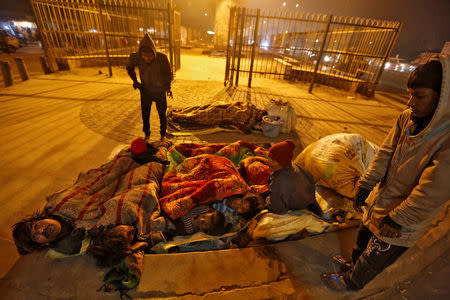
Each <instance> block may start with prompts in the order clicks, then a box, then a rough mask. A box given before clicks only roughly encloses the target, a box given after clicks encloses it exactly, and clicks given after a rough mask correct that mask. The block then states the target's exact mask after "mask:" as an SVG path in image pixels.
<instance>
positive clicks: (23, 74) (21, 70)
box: [14, 57, 30, 81]
mask: <svg viewBox="0 0 450 300" xmlns="http://www.w3.org/2000/svg"><path fill="white" fill-rule="evenodd" d="M14 62H15V63H16V66H17V70H19V74H20V77H21V78H22V81H25V80H28V79H30V77H29V76H28V72H27V68H26V67H25V64H24V63H23V59H21V58H19V57H16V58H14Z"/></svg>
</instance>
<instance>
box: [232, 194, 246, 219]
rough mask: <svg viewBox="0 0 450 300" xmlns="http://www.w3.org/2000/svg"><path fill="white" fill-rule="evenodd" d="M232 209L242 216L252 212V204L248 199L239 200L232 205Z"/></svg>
mask: <svg viewBox="0 0 450 300" xmlns="http://www.w3.org/2000/svg"><path fill="white" fill-rule="evenodd" d="M230 207H231V208H232V209H234V210H235V211H236V212H237V213H238V214H240V215H242V214H245V213H248V212H249V211H250V208H251V203H250V201H249V200H248V199H242V198H237V199H235V200H234V201H233V202H232V203H231V206H230Z"/></svg>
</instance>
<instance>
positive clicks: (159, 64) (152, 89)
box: [127, 34, 172, 93]
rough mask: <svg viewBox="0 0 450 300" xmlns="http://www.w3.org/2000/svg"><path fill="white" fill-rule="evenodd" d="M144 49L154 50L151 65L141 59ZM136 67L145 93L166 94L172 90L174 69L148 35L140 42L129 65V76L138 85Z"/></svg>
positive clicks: (132, 54) (131, 55) (131, 56)
mask: <svg viewBox="0 0 450 300" xmlns="http://www.w3.org/2000/svg"><path fill="white" fill-rule="evenodd" d="M142 48H151V49H152V51H153V54H154V59H153V60H152V61H151V62H150V63H146V62H145V61H144V59H143V58H142V57H141V51H142ZM135 67H138V68H139V77H140V79H141V83H142V86H143V89H144V91H145V92H147V93H164V92H165V91H168V90H170V84H171V82H172V69H171V67H170V63H169V60H168V59H167V56H166V55H165V54H164V53H161V52H158V51H156V47H155V43H154V42H153V40H152V38H151V37H150V36H149V35H148V34H145V36H144V38H143V39H142V40H141V41H140V44H139V50H138V52H133V53H131V54H130V58H129V60H128V64H127V71H128V75H130V77H131V79H132V80H133V82H135V83H136V82H137V78H136V73H135V71H134V69H135Z"/></svg>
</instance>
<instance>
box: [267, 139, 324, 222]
mask: <svg viewBox="0 0 450 300" xmlns="http://www.w3.org/2000/svg"><path fill="white" fill-rule="evenodd" d="M294 149H295V143H294V141H292V140H286V141H284V142H281V143H277V144H275V145H273V146H272V147H270V149H269V166H270V169H271V170H272V174H271V175H270V177H269V180H268V183H269V190H270V195H269V196H268V197H267V199H266V205H267V207H268V208H269V210H270V211H271V212H273V213H276V214H284V213H287V211H288V210H299V209H310V210H311V211H313V212H314V213H316V214H319V215H320V208H319V206H318V204H317V202H316V198H315V185H314V179H313V177H312V176H311V174H309V172H308V171H306V170H304V169H303V168H302V167H301V166H299V165H297V164H296V163H293V162H292V158H293V156H294Z"/></svg>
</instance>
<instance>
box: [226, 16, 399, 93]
mask: <svg viewBox="0 0 450 300" xmlns="http://www.w3.org/2000/svg"><path fill="white" fill-rule="evenodd" d="M400 29H401V23H400V22H392V21H382V20H372V19H363V18H352V17H338V16H331V15H328V16H327V15H314V14H307V13H301V14H300V13H298V12H297V13H293V12H287V11H286V12H271V11H267V10H264V11H261V10H260V9H246V8H238V7H231V8H230V19H229V28H228V41H229V42H228V45H227V60H226V69H225V82H224V83H225V85H227V84H231V85H232V84H235V85H238V83H239V77H240V74H245V75H248V86H249V87H251V83H252V80H253V78H254V76H256V75H257V76H265V77H268V76H270V77H274V78H284V79H286V80H294V81H295V80H300V81H307V82H310V87H309V92H311V91H312V89H313V86H314V84H315V83H319V84H324V85H328V86H334V87H337V88H340V89H345V90H350V91H356V92H359V93H361V94H364V95H368V96H372V95H373V93H374V90H375V86H376V84H377V83H378V80H379V78H380V75H381V72H382V70H383V68H384V64H385V63H386V61H387V59H388V58H389V57H390V54H391V52H392V48H393V46H394V44H395V42H396V40H397V37H398V34H399V32H400Z"/></svg>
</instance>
